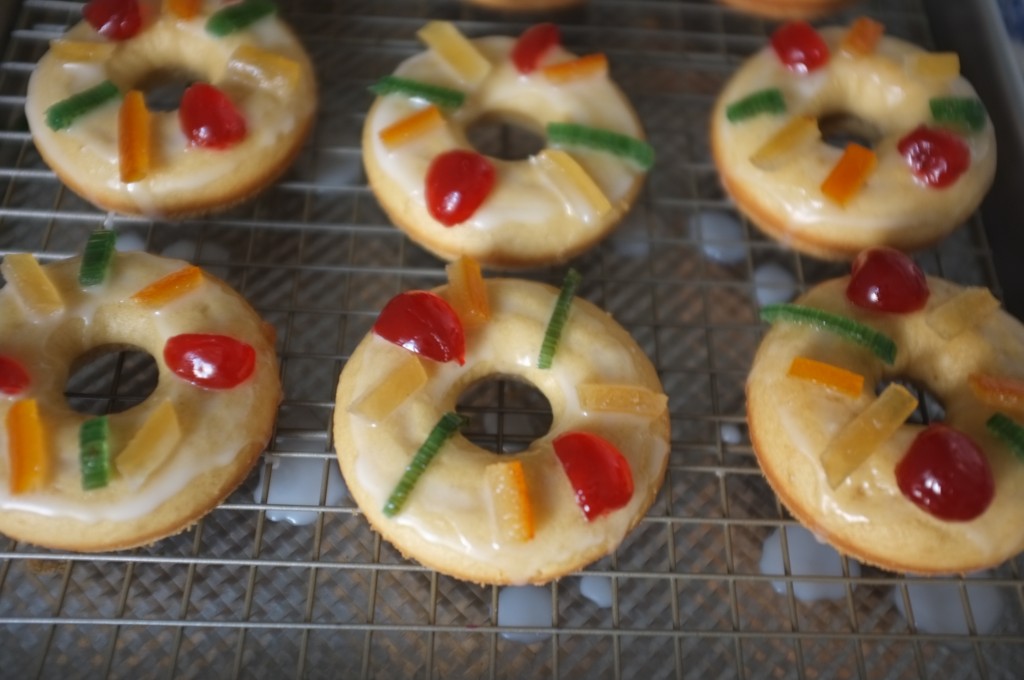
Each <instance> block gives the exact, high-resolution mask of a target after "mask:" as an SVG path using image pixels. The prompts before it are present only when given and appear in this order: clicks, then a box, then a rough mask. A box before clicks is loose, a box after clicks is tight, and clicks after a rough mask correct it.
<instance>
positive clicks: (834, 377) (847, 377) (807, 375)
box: [786, 357, 864, 397]
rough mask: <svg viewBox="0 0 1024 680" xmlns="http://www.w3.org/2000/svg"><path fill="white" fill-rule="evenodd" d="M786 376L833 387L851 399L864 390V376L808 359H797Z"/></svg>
mask: <svg viewBox="0 0 1024 680" xmlns="http://www.w3.org/2000/svg"><path fill="white" fill-rule="evenodd" d="M786 375H788V376H790V377H791V378H799V379H801V380H809V381H811V382H813V383H817V384H819V385H824V386H826V387H831V388H832V389H834V390H836V391H838V392H842V393H843V394H848V395H850V396H851V397H856V396H859V395H860V393H861V392H862V391H863V389H864V376H862V375H861V374H860V373H854V372H853V371H848V370H846V369H845V368H840V367H839V366H833V365H832V364H828V363H825V362H824V361H816V360H814V359H808V358H807V357H795V358H794V359H793V363H791V364H790V365H789V371H788V372H787V373H786Z"/></svg>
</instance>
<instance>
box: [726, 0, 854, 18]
mask: <svg viewBox="0 0 1024 680" xmlns="http://www.w3.org/2000/svg"><path fill="white" fill-rule="evenodd" d="M720 2H721V3H722V4H723V5H727V6H729V7H732V8H733V9H737V10H740V11H741V12H746V13H748V14H756V15H758V16H762V17H768V18H772V19H812V18H814V17H820V16H823V15H825V14H831V13H833V12H838V11H839V10H841V9H842V8H844V7H846V6H847V5H852V4H853V2H854V0H720Z"/></svg>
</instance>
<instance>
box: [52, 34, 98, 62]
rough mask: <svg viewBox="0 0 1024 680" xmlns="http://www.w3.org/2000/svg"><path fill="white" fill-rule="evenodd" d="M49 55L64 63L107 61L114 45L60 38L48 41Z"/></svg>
mask: <svg viewBox="0 0 1024 680" xmlns="http://www.w3.org/2000/svg"><path fill="white" fill-rule="evenodd" d="M50 53H51V54H53V56H55V57H57V58H58V59H62V60H64V61H107V60H108V59H109V58H110V55H112V54H113V53H114V43H112V42H98V41H94V40H66V39H64V38H60V39H57V40H51V41H50Z"/></svg>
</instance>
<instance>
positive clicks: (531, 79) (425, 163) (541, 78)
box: [363, 22, 654, 268]
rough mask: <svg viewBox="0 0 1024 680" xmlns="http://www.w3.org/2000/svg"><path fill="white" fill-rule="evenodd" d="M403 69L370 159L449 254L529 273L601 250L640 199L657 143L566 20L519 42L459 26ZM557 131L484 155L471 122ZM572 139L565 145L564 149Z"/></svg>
mask: <svg viewBox="0 0 1024 680" xmlns="http://www.w3.org/2000/svg"><path fill="white" fill-rule="evenodd" d="M419 35H420V37H421V38H422V39H423V41H424V42H426V43H427V44H428V45H429V46H430V49H428V50H427V51H425V52H422V53H420V54H417V55H415V56H413V57H411V58H409V59H407V60H406V61H404V62H403V63H402V64H401V65H399V67H398V69H397V70H396V71H395V73H394V74H393V75H392V76H388V77H386V78H384V79H382V80H381V81H379V82H378V83H377V84H376V85H375V86H374V87H373V88H372V89H373V90H374V91H375V92H377V93H378V94H379V96H378V97H377V99H376V100H375V101H374V103H373V105H372V107H371V108H370V111H369V113H368V115H367V117H366V123H365V125H364V126H363V162H364V165H365V167H366V173H367V176H368V178H369V181H370V185H371V187H372V188H373V191H374V193H375V194H376V196H377V199H378V201H379V202H380V204H381V206H382V207H383V208H384V210H385V212H387V214H388V216H389V217H390V218H391V220H392V221H393V222H394V223H395V224H396V225H397V226H398V227H399V228H400V229H402V230H403V231H405V232H406V233H407V234H408V235H409V237H410V238H412V239H413V240H414V241H416V242H417V243H418V244H420V245H422V246H423V247H425V248H426V249H427V250H429V251H431V252H432V253H434V254H435V255H437V256H438V257H441V258H443V259H447V260H454V259H456V258H457V257H459V256H461V255H466V256H469V257H472V258H474V259H475V260H477V261H479V262H480V263H481V264H482V265H486V266H488V267H495V268H520V267H529V266H537V265H542V264H550V263H556V262H561V261H564V260H566V259H568V258H570V257H572V256H574V255H576V254H578V253H580V252H582V251H583V250H585V249H587V248H589V247H590V246H591V245H593V244H594V243H596V242H597V241H598V240H600V239H601V238H603V237H604V236H605V235H606V234H607V233H608V232H609V231H611V229H612V228H613V227H614V226H615V225H616V224H617V223H618V221H619V220H620V219H621V218H622V216H623V215H624V214H625V212H626V211H627V210H628V209H629V206H630V205H631V204H632V202H633V200H634V198H635V196H636V194H637V192H638V191H639V189H640V185H641V183H642V181H643V178H644V175H645V170H646V168H648V167H650V165H651V164H652V163H653V158H654V156H653V151H652V150H651V148H650V146H649V145H647V144H646V143H645V142H643V141H642V138H643V134H644V133H643V130H642V129H641V126H640V123H639V121H638V120H637V117H636V113H635V112H634V111H633V108H632V107H631V106H630V104H629V102H628V101H627V100H626V98H625V96H624V95H623V94H622V92H621V91H620V90H619V88H618V87H617V86H616V85H615V84H614V83H613V82H612V81H611V80H610V79H609V78H608V76H607V61H606V60H605V58H604V55H602V54H594V55H588V56H586V57H582V58H580V59H577V58H576V57H575V56H574V55H573V54H570V53H569V52H567V51H566V50H564V49H563V48H562V47H561V46H560V44H559V40H560V38H559V32H558V29H557V27H555V26H554V25H552V24H540V25H538V26H534V27H533V28H531V29H529V30H527V31H526V32H525V33H524V34H523V35H522V36H521V37H520V38H519V39H518V40H516V39H513V38H508V37H503V36H492V37H487V38H477V39H474V40H467V39H466V38H465V37H463V36H462V34H461V33H459V32H458V29H456V28H455V27H454V26H453V25H452V24H448V23H444V22H433V23H430V24H427V25H426V26H425V27H424V28H423V29H422V30H421V31H420V32H419ZM494 118H497V119H499V120H506V121H514V122H516V123H517V124H521V125H523V126H524V127H527V128H530V129H533V130H534V131H537V132H539V133H540V134H542V135H545V136H546V138H547V142H548V145H549V147H548V148H545V149H543V150H542V151H540V152H539V153H537V154H535V155H533V156H530V157H529V158H527V159H524V160H502V159H499V158H490V157H486V156H483V155H482V154H479V153H477V152H476V151H474V150H473V148H472V145H471V144H470V142H469V140H468V139H467V129H468V128H469V127H471V126H472V125H473V124H474V123H476V122H478V121H481V120H486V119H494ZM563 147H564V148H563Z"/></svg>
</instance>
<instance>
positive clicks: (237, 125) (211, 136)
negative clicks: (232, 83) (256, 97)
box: [178, 83, 247, 149]
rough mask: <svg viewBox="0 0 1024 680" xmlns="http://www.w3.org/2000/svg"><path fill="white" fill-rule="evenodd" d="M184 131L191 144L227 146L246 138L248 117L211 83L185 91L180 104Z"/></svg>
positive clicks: (220, 147)
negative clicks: (243, 115) (246, 120)
mask: <svg viewBox="0 0 1024 680" xmlns="http://www.w3.org/2000/svg"><path fill="white" fill-rule="evenodd" d="M178 119H179V121H180V122H181V130H182V132H184V133H185V136H186V137H188V140H189V143H191V144H192V146H198V147H201V148H204V149H226V148H228V147H231V146H234V145H235V144H238V143H239V142H240V141H242V140H243V139H245V135H246V132H247V130H246V125H245V118H243V117H242V114H241V113H240V112H239V111H238V109H237V108H236V107H235V105H234V104H233V103H232V102H231V100H230V99H229V98H228V96H227V95H226V94H224V93H223V92H222V91H220V90H219V89H217V88H216V87H214V86H213V85H210V84H209V83H195V84H193V85H190V86H189V87H188V89H186V90H185V94H183V95H182V97H181V104H180V105H179V106H178Z"/></svg>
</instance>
